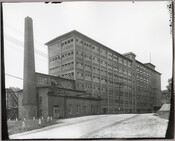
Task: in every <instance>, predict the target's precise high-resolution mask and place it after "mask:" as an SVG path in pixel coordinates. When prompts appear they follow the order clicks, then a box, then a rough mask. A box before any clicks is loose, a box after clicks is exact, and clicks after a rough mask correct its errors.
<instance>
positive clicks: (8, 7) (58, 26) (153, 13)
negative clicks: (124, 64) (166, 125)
mask: <svg viewBox="0 0 175 141" xmlns="http://www.w3.org/2000/svg"><path fill="white" fill-rule="evenodd" d="M167 4H168V2H167V1H164V2H163V1H160V2H151V1H150V2H134V3H133V2H63V3H61V4H50V3H49V4H45V3H41V2H40V3H36V2H35V3H3V22H4V50H5V51H4V56H5V73H6V75H5V77H6V78H5V81H6V82H5V85H6V88H8V87H19V88H22V87H23V81H22V79H23V53H24V18H25V17H27V16H29V17H31V18H32V19H33V28H34V45H35V70H36V72H40V73H45V74H48V57H47V56H48V49H47V46H46V45H44V44H45V43H46V42H48V41H50V40H51V39H53V38H55V37H58V36H60V35H62V34H64V33H67V32H69V31H72V30H77V31H79V32H81V33H82V34H85V35H87V36H88V37H90V38H92V39H94V40H96V41H98V42H100V43H102V44H104V45H105V46H107V47H109V48H111V49H113V50H115V51H116V52H118V53H121V54H123V53H126V52H133V53H135V54H136V59H137V60H138V61H140V62H142V63H148V62H151V63H152V64H154V65H155V66H156V70H157V71H158V72H160V73H161V74H162V75H161V89H162V90H164V89H166V86H167V84H168V79H169V78H171V77H172V35H171V34H170V27H169V24H170V22H169V20H170V13H169V10H168V8H167Z"/></svg>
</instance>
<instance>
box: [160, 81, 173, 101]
mask: <svg viewBox="0 0 175 141" xmlns="http://www.w3.org/2000/svg"><path fill="white" fill-rule="evenodd" d="M161 93H162V96H161V101H162V103H170V101H171V93H172V78H171V79H168V85H167V86H166V90H162V92H161Z"/></svg>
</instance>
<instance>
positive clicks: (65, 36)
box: [45, 30, 132, 62]
mask: <svg viewBox="0 0 175 141" xmlns="http://www.w3.org/2000/svg"><path fill="white" fill-rule="evenodd" d="M70 35H76V36H81V37H83V38H86V40H89V41H90V42H93V43H94V44H97V45H100V46H101V47H103V48H104V49H106V50H110V51H111V52H113V53H116V54H118V55H119V56H120V57H123V58H125V59H126V60H128V61H131V62H132V60H131V59H129V58H127V57H125V56H123V55H122V54H120V53H118V52H116V51H115V50H113V49H111V48H109V47H107V46H105V45H103V44H101V43H100V42H98V41H95V40H94V39H92V38H90V37H88V36H86V35H84V34H82V33H80V32H78V31H76V30H73V31H70V32H68V33H65V34H63V35H61V36H58V37H56V38H54V39H52V40H50V41H48V42H47V43H45V45H47V46H49V45H52V44H54V43H57V42H58V40H60V39H64V38H67V37H68V36H70Z"/></svg>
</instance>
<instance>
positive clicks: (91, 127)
mask: <svg viewBox="0 0 175 141" xmlns="http://www.w3.org/2000/svg"><path fill="white" fill-rule="evenodd" d="M145 118H146V119H150V120H145ZM60 121H61V122H62V123H61V124H57V125H53V126H50V127H46V128H43V129H39V130H33V131H31V132H26V133H21V134H15V135H11V136H10V139H78V138H102V137H104V138H117V137H119V138H120V137H121V136H119V135H123V136H124V137H125V135H126V134H127V135H130V136H131V137H135V136H137V134H135V132H140V130H142V129H143V128H145V127H147V125H149V126H150V124H149V122H150V121H152V122H151V125H153V123H155V121H156V125H159V124H160V121H161V122H162V120H160V121H159V122H158V120H157V117H156V118H155V117H153V115H146V114H145V115H138V114H121V115H97V116H86V117H78V118H71V119H64V120H59V122H60ZM145 121H146V123H145ZM163 123H164V127H165V125H166V124H167V121H163ZM142 124H143V126H141V125H142ZM161 124H162V123H161ZM118 127H119V128H118ZM136 127H139V128H136ZM155 127H157V126H154V127H152V128H151V127H149V128H150V129H151V130H154V128H155ZM124 128H125V129H124ZM149 128H148V129H149ZM133 129H134V130H133ZM135 129H137V130H136V131H135ZM155 130H157V128H156V129H155ZM164 130H165V129H164ZM164 130H163V132H160V135H162V136H164V134H165V131H164ZM123 131H125V132H123ZM131 131H132V132H131ZM144 133H146V134H144ZM144 133H142V135H144V136H149V135H147V132H144ZM133 135H135V136H133ZM142 135H141V136H142ZM158 135H159V134H158ZM126 137H128V136H126Z"/></svg>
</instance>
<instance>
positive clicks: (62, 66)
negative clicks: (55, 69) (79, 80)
mask: <svg viewBox="0 0 175 141" xmlns="http://www.w3.org/2000/svg"><path fill="white" fill-rule="evenodd" d="M73 68H74V62H69V63H67V64H63V65H61V69H62V71H64V70H69V69H73Z"/></svg>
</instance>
